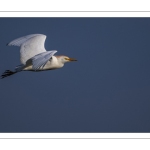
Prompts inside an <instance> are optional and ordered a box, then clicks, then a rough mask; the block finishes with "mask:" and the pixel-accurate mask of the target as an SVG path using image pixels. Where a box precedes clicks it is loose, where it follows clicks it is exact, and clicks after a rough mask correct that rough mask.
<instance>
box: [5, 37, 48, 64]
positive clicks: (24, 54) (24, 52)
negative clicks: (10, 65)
mask: <svg viewBox="0 0 150 150" xmlns="http://www.w3.org/2000/svg"><path fill="white" fill-rule="evenodd" d="M45 39H46V36H45V35H43V34H30V35H27V36H23V37H20V38H17V39H15V40H13V41H11V42H10V43H8V46H20V61H21V63H22V64H26V61H27V60H28V59H30V58H32V57H34V56H35V55H37V54H39V53H42V52H46V49H45V47H44V44H45Z"/></svg>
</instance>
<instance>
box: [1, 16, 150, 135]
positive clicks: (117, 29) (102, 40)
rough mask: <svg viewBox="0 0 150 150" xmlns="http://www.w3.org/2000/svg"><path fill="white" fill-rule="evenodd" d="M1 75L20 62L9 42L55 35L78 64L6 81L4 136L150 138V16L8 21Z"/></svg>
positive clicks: (53, 43)
mask: <svg viewBox="0 0 150 150" xmlns="http://www.w3.org/2000/svg"><path fill="white" fill-rule="evenodd" d="M0 24H1V29H0V37H1V40H0V45H1V50H0V57H1V59H0V64H1V65H0V71H1V73H3V72H4V71H5V70H6V69H10V70H12V69H14V67H15V66H17V65H19V64H20V58H19V48H18V47H9V46H6V44H7V43H8V42H10V41H12V40H13V39H16V38H18V37H21V36H25V35H28V34H35V33H41V34H45V35H47V39H46V42H45V48H46V49H47V50H57V51H58V52H57V55H62V54H63V55H66V56H69V57H73V58H76V59H77V60H78V61H77V62H72V63H67V64H65V66H64V67H63V68H61V69H58V70H53V71H43V72H21V73H18V74H15V75H13V76H10V77H7V78H4V79H2V80H0V90H1V94H0V122H1V123H0V132H150V119H149V114H150V92H149V91H150V70H149V64H150V58H149V57H150V42H149V37H150V29H149V27H150V19H149V18H0Z"/></svg>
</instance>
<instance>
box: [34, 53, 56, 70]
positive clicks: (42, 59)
mask: <svg viewBox="0 0 150 150" xmlns="http://www.w3.org/2000/svg"><path fill="white" fill-rule="evenodd" d="M56 52H57V51H56V50H53V51H46V52H43V53H40V54H37V55H35V56H34V57H33V58H32V65H33V66H32V67H33V69H34V70H35V71H36V70H38V69H40V68H41V67H42V68H43V67H44V66H45V64H46V63H47V62H48V61H49V60H50V58H51V57H52V56H53V55H54V54H55V53H56Z"/></svg>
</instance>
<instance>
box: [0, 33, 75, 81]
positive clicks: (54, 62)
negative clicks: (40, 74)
mask: <svg viewBox="0 0 150 150" xmlns="http://www.w3.org/2000/svg"><path fill="white" fill-rule="evenodd" d="M45 39H46V36H45V35H43V34H30V35H27V36H23V37H20V38H18V39H15V40H13V41H11V42H10V43H8V44H7V45H8V46H19V47H20V61H21V65H19V66H17V67H16V68H15V71H10V70H6V71H5V72H4V73H3V74H2V75H1V78H5V77H7V76H10V75H12V74H15V73H17V72H20V71H44V70H53V69H58V68H61V67H63V66H64V64H65V63H66V62H71V61H77V60H76V59H74V58H69V57H67V56H54V54H55V53H56V52H57V50H51V51H46V49H45V47H44V43H45Z"/></svg>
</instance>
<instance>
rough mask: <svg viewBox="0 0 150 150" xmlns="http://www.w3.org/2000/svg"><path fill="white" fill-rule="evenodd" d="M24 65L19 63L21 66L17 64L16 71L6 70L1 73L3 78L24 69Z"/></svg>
mask: <svg viewBox="0 0 150 150" xmlns="http://www.w3.org/2000/svg"><path fill="white" fill-rule="evenodd" d="M23 67H24V65H19V66H16V68H15V71H11V70H6V71H5V72H4V73H3V74H2V75H1V79H3V78H5V77H8V76H11V75H13V74H15V73H17V72H20V71H22V69H23Z"/></svg>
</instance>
